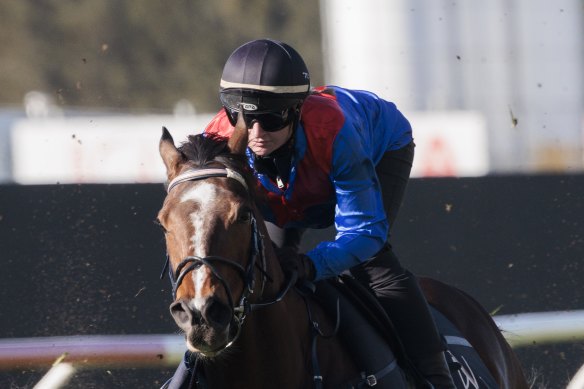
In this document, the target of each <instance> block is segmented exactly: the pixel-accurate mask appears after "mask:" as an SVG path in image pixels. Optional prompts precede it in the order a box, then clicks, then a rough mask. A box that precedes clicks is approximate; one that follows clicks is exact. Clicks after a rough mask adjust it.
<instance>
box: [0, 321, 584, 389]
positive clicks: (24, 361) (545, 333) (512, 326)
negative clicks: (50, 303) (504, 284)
mask: <svg viewBox="0 0 584 389" xmlns="http://www.w3.org/2000/svg"><path fill="white" fill-rule="evenodd" d="M494 320H495V322H496V323H497V325H498V326H499V328H501V329H502V330H503V335H504V336H505V338H506V339H507V341H508V342H509V343H510V344H511V346H513V347H515V348H517V347H526V346H531V345H541V344H546V343H565V342H576V341H581V340H584V310H582V311H561V312H537V313H522V314H516V315H506V316H503V315H502V316H494ZM185 349H186V346H185V343H184V339H183V336H182V335H88V336H62V337H44V338H20V339H19V338H14V339H0V370H12V369H16V368H20V369H21V368H26V367H29V368H32V367H48V366H51V365H53V368H52V369H51V370H50V371H49V372H48V373H47V375H46V376H45V377H44V378H43V380H46V381H47V382H48V381H50V380H53V381H55V384H48V383H43V381H41V382H39V383H38V384H37V386H35V388H36V389H45V388H46V389H48V388H58V387H59V384H58V383H57V382H59V380H61V382H65V381H66V380H67V379H68V378H69V377H70V376H71V375H72V374H73V373H74V371H75V369H92V368H104V367H107V368H135V367H143V368H168V367H176V366H177V365H178V363H179V362H180V361H181V360H182V357H183V355H184V352H185ZM55 361H57V362H55ZM579 374H580V375H584V372H581V373H579ZM51 375H53V377H51ZM576 378H577V377H575V379H576ZM579 379H580V380H584V378H582V377H580V378H579ZM570 388H571V387H570Z"/></svg>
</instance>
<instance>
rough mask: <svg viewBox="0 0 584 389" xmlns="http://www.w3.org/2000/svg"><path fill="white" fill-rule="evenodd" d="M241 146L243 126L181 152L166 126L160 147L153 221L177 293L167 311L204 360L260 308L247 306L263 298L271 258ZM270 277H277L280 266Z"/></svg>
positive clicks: (196, 140)
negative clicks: (159, 199) (162, 191)
mask: <svg viewBox="0 0 584 389" xmlns="http://www.w3.org/2000/svg"><path fill="white" fill-rule="evenodd" d="M240 122H241V121H240ZM246 147H247V129H246V128H245V125H244V124H243V122H241V123H239V125H238V126H236V130H235V133H234V134H233V136H232V137H231V138H230V139H229V140H226V139H223V138H219V137H216V136H212V135H196V136H189V138H188V142H185V143H183V144H182V145H181V146H180V147H179V148H177V147H176V146H175V145H174V141H173V139H172V136H171V135H170V133H169V132H168V131H167V130H166V128H164V129H163V134H162V138H161V140H160V145H159V150H160V155H161V157H162V160H163V161H164V164H165V166H166V171H167V178H168V186H167V192H168V193H167V196H166V198H165V200H164V204H163V206H162V209H161V210H160V211H159V213H158V221H159V223H160V224H161V226H162V228H163V230H164V233H165V239H166V246H167V255H168V265H169V276H170V278H171V282H172V289H173V296H174V302H173V303H172V304H171V306H170V312H171V314H172V317H173V318H174V320H175V322H176V323H177V325H178V326H179V327H180V328H181V329H182V330H183V331H184V332H185V335H186V341H187V347H188V348H189V350H191V351H193V352H198V353H201V354H204V355H206V356H213V355H216V354H217V353H219V352H220V351H222V350H223V349H225V348H226V347H228V346H229V345H230V344H231V343H233V341H234V340H235V339H236V338H237V337H238V335H239V331H240V330H241V326H242V324H243V320H244V319H245V317H246V315H247V314H248V313H249V312H250V311H251V310H252V309H253V308H254V307H257V306H259V305H262V304H252V303H253V300H254V297H256V298H255V299H256V300H257V296H252V294H253V293H254V291H255V290H256V289H258V293H256V295H260V296H261V295H262V293H263V290H264V287H265V283H266V279H267V274H266V270H265V269H266V267H267V265H266V258H267V257H273V251H272V248H271V246H270V245H268V247H264V245H263V236H267V232H266V230H265V225H264V223H263V220H262V219H261V218H260V219H259V222H258V219H256V217H258V212H257V209H256V206H255V202H254V195H253V187H254V179H253V177H252V175H251V173H250V172H248V171H247V170H248V168H247V164H246V162H245V149H246ZM264 249H265V250H264ZM266 254H267V255H266ZM271 273H275V276H276V278H280V277H281V270H279V267H277V269H274V268H272V269H271ZM256 280H260V281H261V282H258V283H257V284H259V285H257V286H256Z"/></svg>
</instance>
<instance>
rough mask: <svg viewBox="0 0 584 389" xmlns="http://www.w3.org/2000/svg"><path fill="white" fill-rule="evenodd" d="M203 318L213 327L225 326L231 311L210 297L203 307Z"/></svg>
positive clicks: (229, 318)
mask: <svg viewBox="0 0 584 389" xmlns="http://www.w3.org/2000/svg"><path fill="white" fill-rule="evenodd" d="M202 314H203V318H204V319H205V320H206V321H207V323H209V324H210V325H211V326H213V327H220V328H223V327H226V326H227V325H228V324H229V322H230V321H231V316H232V311H231V309H230V308H229V306H227V305H225V304H223V303H222V302H220V301H218V300H216V299H211V300H210V301H209V302H208V303H207V304H205V306H204V308H203V312H202Z"/></svg>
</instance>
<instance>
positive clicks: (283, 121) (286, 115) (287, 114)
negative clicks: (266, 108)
mask: <svg viewBox="0 0 584 389" xmlns="http://www.w3.org/2000/svg"><path fill="white" fill-rule="evenodd" d="M223 108H225V113H227V118H228V119H229V123H231V125H232V126H235V123H237V118H238V116H239V110H232V109H230V108H227V107H223ZM291 109H292V108H288V109H285V110H283V111H281V112H262V113H248V112H246V113H245V114H244V115H243V120H244V121H245V125H246V127H247V128H252V127H253V124H254V123H256V122H257V123H259V124H260V126H262V129H263V130H264V131H266V132H276V131H280V130H281V129H283V128H284V127H286V126H287V125H288V124H290V122H292V120H293V119H294V114H293V113H292V112H291Z"/></svg>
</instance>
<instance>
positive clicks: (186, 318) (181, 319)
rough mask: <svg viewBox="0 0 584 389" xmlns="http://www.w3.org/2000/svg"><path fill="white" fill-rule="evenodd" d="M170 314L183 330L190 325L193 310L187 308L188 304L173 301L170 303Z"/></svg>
mask: <svg viewBox="0 0 584 389" xmlns="http://www.w3.org/2000/svg"><path fill="white" fill-rule="evenodd" d="M170 314H171V315H172V317H173V318H174V321H175V322H176V324H177V325H178V326H179V327H180V328H182V329H183V330H185V331H186V330H187V329H188V328H190V327H191V325H192V321H193V312H192V311H191V310H190V309H189V307H188V305H187V304H186V303H185V302H184V301H182V300H179V301H175V302H174V303H172V304H170Z"/></svg>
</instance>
